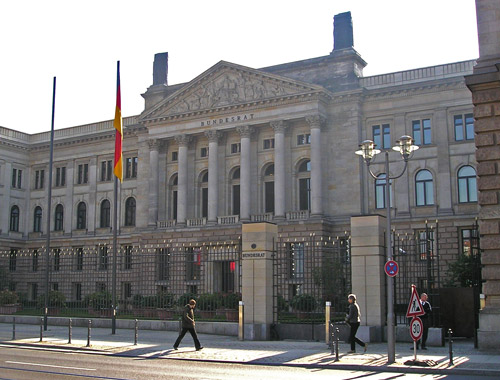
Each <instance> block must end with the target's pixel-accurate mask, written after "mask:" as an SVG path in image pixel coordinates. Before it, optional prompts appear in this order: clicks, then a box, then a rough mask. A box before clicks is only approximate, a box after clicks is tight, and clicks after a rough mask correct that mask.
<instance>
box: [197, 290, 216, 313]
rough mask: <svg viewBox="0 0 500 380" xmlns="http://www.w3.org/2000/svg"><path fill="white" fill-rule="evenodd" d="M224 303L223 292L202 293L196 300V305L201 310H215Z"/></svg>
mask: <svg viewBox="0 0 500 380" xmlns="http://www.w3.org/2000/svg"><path fill="white" fill-rule="evenodd" d="M221 305H222V295H221V294H208V293H205V294H201V295H200V296H199V297H198V300H197V301H196V307H197V308H199V309H200V310H205V311H213V310H216V309H218V308H219V307H220V306H221Z"/></svg>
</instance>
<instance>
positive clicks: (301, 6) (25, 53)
mask: <svg viewBox="0 0 500 380" xmlns="http://www.w3.org/2000/svg"><path fill="white" fill-rule="evenodd" d="M347 11H350V12H351V15H352V20H353V28H354V48H355V49H356V51H357V52H358V53H359V54H360V55H361V57H362V58H363V59H364V60H365V61H366V62H367V63H368V65H367V66H366V68H365V69H364V72H363V75H364V76H370V75H377V74H384V73H389V72H395V71H401V70H409V69H414V68H418V67H426V66H432V65H438V64H444V63H451V62H458V61H464V60H469V59H476V58H478V56H479V48H478V41H477V25H476V12H475V2H474V0H418V1H417V0H329V1H326V0H308V1H299V0H296V1H290V0H283V1H282V0H266V1H263V0H253V1H241V0H240V1H238V0H229V1H226V0H211V1H207V0H191V1H180V0H161V1H158V0H141V1H136V0H135V1H129V0H121V1H115V0H97V1H96V0H86V1H81V0H64V1H59V0H44V1H40V0H18V1H13V0H0V36H1V37H0V126H2V127H5V128H9V129H14V130H17V131H22V132H25V133H29V134H32V133H38V132H44V131H50V128H51V117H52V91H53V88H52V86H53V78H54V77H56V78H57V79H56V81H57V85H56V102H55V118H54V125H55V129H62V128H68V127H73V126H79V125H84V124H89V123H94V122H99V121H104V120H111V119H113V117H114V112H115V102H116V62H117V61H120V71H121V96H122V115H123V116H124V117H127V116H133V115H138V114H140V113H141V112H142V111H143V109H144V100H143V98H142V97H141V94H142V93H144V92H145V91H146V90H147V88H148V87H149V86H150V85H151V84H152V81H153V77H152V75H153V59H154V54H156V53H161V52H168V53H169V74H168V83H169V84H178V83H184V82H188V81H190V80H192V79H194V78H195V77H197V76H198V75H200V74H201V73H203V72H204V71H206V70H208V69H209V68H210V67H212V66H213V65H215V64H216V63H217V62H219V61H221V60H224V61H229V62H233V63H236V64H239V65H243V66H247V67H251V68H260V67H266V66H271V65H276V64H281V63H286V62H293V61H298V60H302V59H308V58H314V57H320V56H325V55H328V54H330V52H331V51H332V49H333V16H334V15H336V14H339V13H342V12H347Z"/></svg>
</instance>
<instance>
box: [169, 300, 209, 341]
mask: <svg viewBox="0 0 500 380" xmlns="http://www.w3.org/2000/svg"><path fill="white" fill-rule="evenodd" d="M195 307H196V301H195V300H193V299H191V300H189V303H188V304H187V305H186V306H184V311H183V313H182V331H181V333H180V334H179V337H178V338H177V340H176V341H175V343H174V350H177V347H179V344H180V343H181V341H182V338H184V335H186V333H187V332H188V331H189V333H190V334H191V336H192V337H193V341H194V347H195V348H196V351H200V350H202V349H203V347H202V346H201V344H200V341H199V340H198V335H197V334H196V329H195V327H194V326H195V322H194V311H193V310H194V308H195Z"/></svg>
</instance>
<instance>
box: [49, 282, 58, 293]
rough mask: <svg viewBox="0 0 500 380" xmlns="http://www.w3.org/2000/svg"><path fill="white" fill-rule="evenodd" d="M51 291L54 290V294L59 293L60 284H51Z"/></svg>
mask: <svg viewBox="0 0 500 380" xmlns="http://www.w3.org/2000/svg"><path fill="white" fill-rule="evenodd" d="M50 289H51V290H53V291H54V292H57V291H59V283H58V282H53V283H51V284H50Z"/></svg>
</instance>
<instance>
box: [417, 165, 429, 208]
mask: <svg viewBox="0 0 500 380" xmlns="http://www.w3.org/2000/svg"><path fill="white" fill-rule="evenodd" d="M415 199H416V204H417V206H429V205H433V204H434V182H433V180H432V173H431V172H430V171H428V170H420V171H419V172H418V173H417V175H416V176H415Z"/></svg>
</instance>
